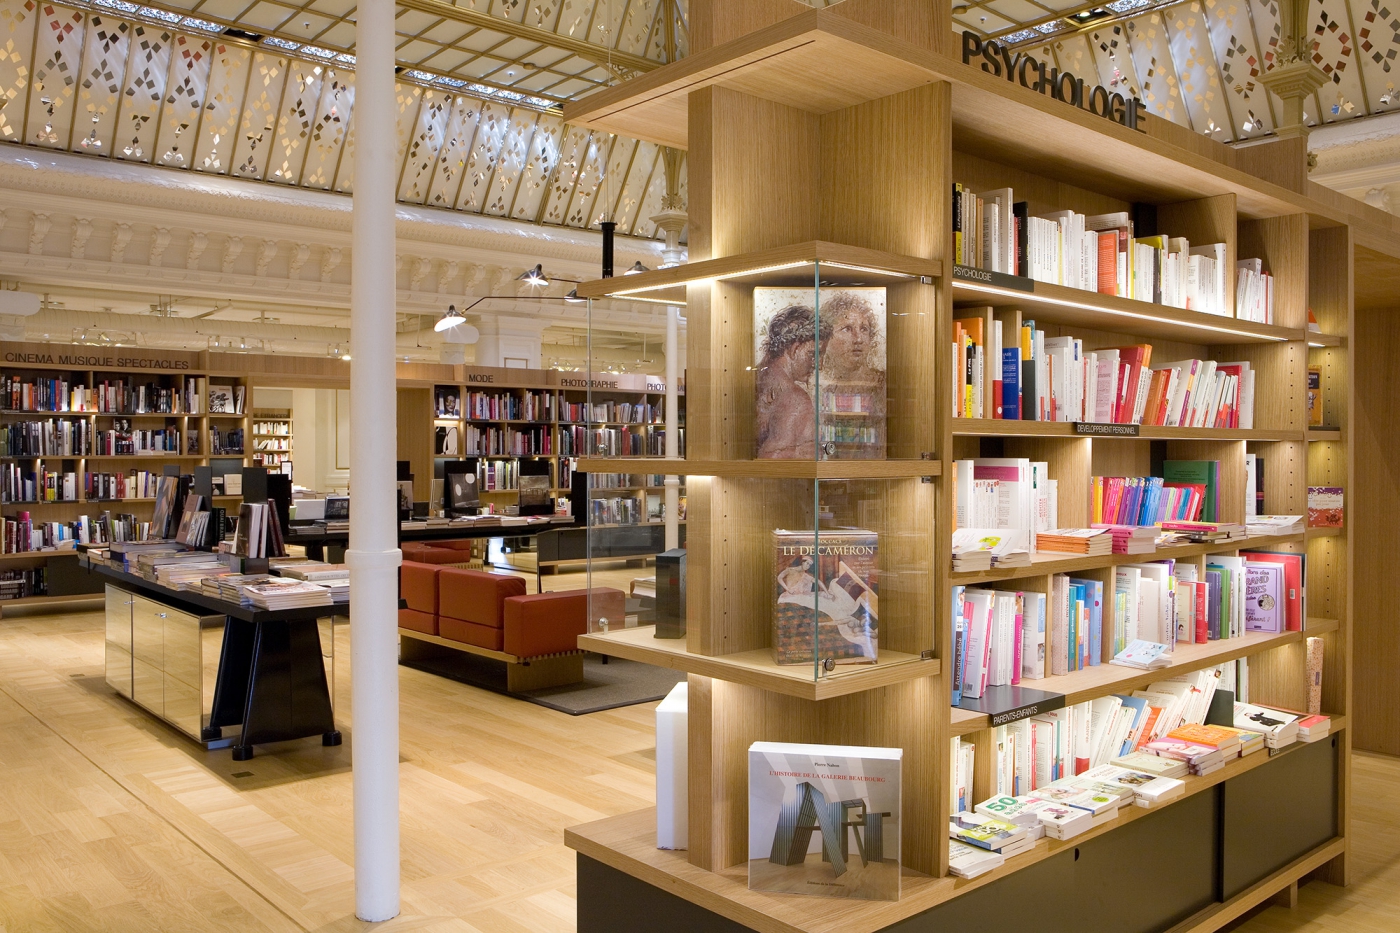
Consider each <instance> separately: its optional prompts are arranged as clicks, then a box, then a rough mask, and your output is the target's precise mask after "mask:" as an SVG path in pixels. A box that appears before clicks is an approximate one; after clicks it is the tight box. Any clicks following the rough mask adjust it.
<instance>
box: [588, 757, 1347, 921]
mask: <svg viewBox="0 0 1400 933" xmlns="http://www.w3.org/2000/svg"><path fill="white" fill-rule="evenodd" d="M1340 745H1341V740H1340V738H1339V737H1338V736H1329V737H1328V738H1326V739H1323V740H1321V741H1319V742H1314V743H1312V744H1309V745H1302V744H1297V745H1292V746H1290V747H1288V748H1286V749H1284V750H1283V751H1281V752H1279V753H1278V754H1277V755H1276V756H1275V758H1276V760H1274V761H1269V762H1266V763H1264V764H1263V765H1262V767H1258V768H1253V769H1251V770H1249V771H1246V772H1244V773H1243V774H1240V775H1239V776H1237V777H1234V778H1231V779H1229V780H1227V781H1222V782H1221V783H1219V784H1217V785H1215V786H1214V787H1212V788H1210V789H1208V790H1205V791H1202V792H1200V793H1197V794H1193V795H1191V796H1189V797H1187V798H1185V799H1183V800H1179V801H1176V802H1174V803H1170V804H1166V805H1164V806H1162V807H1161V808H1160V809H1158V810H1157V812H1155V813H1151V814H1149V815H1147V816H1144V817H1143V818H1141V819H1138V820H1134V821H1133V822H1131V823H1128V824H1127V825H1125V826H1122V827H1120V828H1117V829H1115V830H1114V831H1113V832H1109V833H1103V834H1101V835H1098V836H1094V837H1092V838H1090V839H1087V840H1086V841H1085V842H1083V843H1080V844H1077V845H1065V846H1064V848H1063V849H1061V851H1059V852H1058V853H1056V854H1055V855H1052V856H1050V857H1049V858H1046V859H1044V860H1042V861H1040V862H1037V863H1035V864H1034V865H1030V866H1028V867H1026V868H1023V869H1021V870H1020V871H1017V872H1015V873H1013V874H1011V875H1008V876H1006V877H1004V878H1001V879H998V880H996V881H992V882H989V883H987V884H984V885H982V886H980V887H977V888H975V889H974V890H971V891H968V892H966V893H963V894H960V895H958V896H957V897H954V898H952V899H951V900H948V901H945V902H944V903H942V904H939V905H938V906H937V907H934V908H932V909H930V910H926V911H924V912H922V913H918V914H915V915H913V916H911V917H907V918H905V919H904V920H901V921H899V922H897V923H895V924H892V925H890V926H887V927H883V928H881V929H882V933H947V931H949V930H977V931H978V933H1023V931H1025V930H1035V931H1036V933H1085V931H1086V930H1095V931H1097V930H1113V931H1115V933H1157V931H1165V930H1172V929H1176V928H1177V925H1178V924H1184V922H1185V921H1187V920H1189V919H1190V918H1192V917H1195V916H1197V915H1201V914H1203V913H1206V912H1208V911H1211V910H1212V909H1214V908H1216V907H1217V905H1219V904H1221V903H1222V902H1224V901H1228V900H1229V899H1230V898H1232V897H1234V896H1236V895H1238V894H1240V893H1241V892H1243V891H1245V890H1246V889H1247V888H1249V887H1250V886H1251V885H1254V884H1257V883H1259V882H1261V881H1263V880H1264V879H1266V878H1268V877H1270V876H1271V875H1273V874H1274V873H1275V872H1277V871H1279V870H1281V869H1283V868H1285V867H1286V866H1288V865H1290V864H1293V863H1295V862H1297V861H1299V860H1300V859H1304V858H1306V857H1308V856H1309V855H1310V854H1312V853H1315V852H1316V851H1317V850H1318V849H1319V848H1320V847H1322V846H1326V845H1328V844H1329V843H1331V842H1332V841H1333V840H1335V839H1337V838H1339V837H1338V836H1337V831H1338V828H1339V826H1338V821H1337V799H1338V797H1337V795H1338V763H1337V755H1338V751H1339V746H1340ZM1255 754H1257V755H1267V754H1269V752H1267V751H1261V752H1256V753H1255ZM780 896H781V895H780ZM790 896H797V895H790ZM844 903H849V902H847V901H841V900H833V902H832V906H833V907H838V906H839V905H841V904H844ZM1106 917H1107V918H1111V920H1110V921H1108V922H1106V921H1105V920H1104V918H1106ZM750 929H755V928H751V927H748V926H745V925H744V924H742V923H739V922H738V921H736V920H733V919H731V918H729V917H725V916H722V915H720V914H717V913H714V912H713V911H710V910H708V909H706V908H704V907H702V906H700V905H699V904H696V903H694V902H692V901H689V900H686V899H685V898H683V897H680V896H678V895H677V894H675V893H672V891H670V890H665V889H663V888H661V887H657V886H655V885H652V884H648V883H647V882H645V881H642V880H640V879H638V878H636V877H633V876H632V875H630V874H627V873H626V872H624V871H620V870H618V869H616V868H614V867H612V866H610V865H607V864H605V863H603V862H601V861H598V860H597V859H593V858H590V857H589V856H587V855H584V854H582V853H579V855H578V931H579V933H644V931H645V933H650V931H654V930H667V931H670V933H743V931H747V930H750ZM764 929H768V927H764Z"/></svg>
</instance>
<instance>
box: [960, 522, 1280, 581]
mask: <svg viewBox="0 0 1400 933" xmlns="http://www.w3.org/2000/svg"><path fill="white" fill-rule="evenodd" d="M1306 537H1307V535H1306V534H1301V535H1254V536H1253V537H1249V538H1244V539H1242V540H1236V541H1216V542H1212V543H1210V544H1181V545H1177V546H1175V547H1165V548H1158V549H1157V550H1156V551H1153V552H1152V553H1151V554H1104V555H1102V556H1100V557H1085V556H1081V555H1078V554H1062V553H1061V552H1057V551H1041V552H1040V554H1055V555H1057V556H1055V557H1045V558H1043V557H1039V555H1037V557H1035V558H1032V561H1031V565H1030V566H1029V567H1009V568H1006V569H1004V570H996V569H992V570H985V571H973V572H970V573H952V574H949V576H948V579H949V582H950V583H952V584H953V585H955V586H978V585H981V584H984V583H1003V582H1006V581H1007V580H1023V579H1025V578H1027V577H1039V576H1046V575H1049V574H1054V573H1080V572H1082V571H1085V570H1098V569H1102V568H1105V567H1114V566H1117V565H1118V564H1142V563H1150V562H1152V561H1156V560H1168V559H1176V560H1182V559H1184V558H1188V557H1200V556H1201V555H1202V554H1221V553H1225V552H1227V551H1240V550H1249V551H1256V550H1259V549H1261V548H1272V547H1278V546H1279V545H1281V544H1290V543H1295V542H1298V541H1302V540H1304V539H1305V538H1306Z"/></svg>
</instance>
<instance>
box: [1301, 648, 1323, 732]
mask: <svg viewBox="0 0 1400 933" xmlns="http://www.w3.org/2000/svg"><path fill="white" fill-rule="evenodd" d="M1306 641H1307V655H1306V657H1305V659H1304V662H1303V663H1304V666H1305V668H1306V671H1307V680H1308V700H1307V703H1306V706H1307V712H1308V713H1309V714H1313V715H1315V714H1317V713H1321V712H1322V659H1323V657H1324V655H1325V653H1326V647H1325V643H1324V642H1323V640H1322V639H1321V638H1317V637H1312V638H1308V639H1307V640H1306Z"/></svg>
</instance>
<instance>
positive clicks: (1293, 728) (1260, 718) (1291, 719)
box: [1234, 703, 1302, 748]
mask: <svg viewBox="0 0 1400 933" xmlns="http://www.w3.org/2000/svg"><path fill="white" fill-rule="evenodd" d="M1234 713H1235V722H1234V725H1235V728H1236V729H1244V730H1246V731H1248V732H1258V733H1260V734H1261V735H1263V736H1264V744H1265V745H1266V746H1267V747H1269V748H1284V747H1285V746H1288V745H1291V744H1293V743H1294V742H1295V741H1297V739H1298V720H1299V719H1300V718H1302V717H1300V716H1296V715H1293V714H1291V713H1285V712H1282V711H1280V710H1275V709H1271V708H1269V707H1265V706H1254V705H1253V704H1250V703H1236V704H1235V709H1234Z"/></svg>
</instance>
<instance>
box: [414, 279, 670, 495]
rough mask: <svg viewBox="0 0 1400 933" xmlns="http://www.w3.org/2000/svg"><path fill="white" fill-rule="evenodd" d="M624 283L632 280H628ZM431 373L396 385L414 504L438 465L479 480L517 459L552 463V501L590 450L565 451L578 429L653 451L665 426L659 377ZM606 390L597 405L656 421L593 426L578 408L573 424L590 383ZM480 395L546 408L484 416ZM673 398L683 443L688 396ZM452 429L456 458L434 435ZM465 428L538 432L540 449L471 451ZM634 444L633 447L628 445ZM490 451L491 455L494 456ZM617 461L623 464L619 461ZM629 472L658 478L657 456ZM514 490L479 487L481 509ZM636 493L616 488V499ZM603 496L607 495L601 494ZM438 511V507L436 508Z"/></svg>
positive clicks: (440, 369)
mask: <svg viewBox="0 0 1400 933" xmlns="http://www.w3.org/2000/svg"><path fill="white" fill-rule="evenodd" d="M629 278H633V277H630V276H629ZM424 369H427V370H429V371H426V372H421V373H417V374H415V375H416V376H418V377H420V378H409V379H405V378H402V375H401V378H400V380H399V389H398V453H399V459H400V460H407V461H409V463H410V464H411V465H412V471H413V481H414V489H413V493H414V498H415V499H417V500H419V501H423V500H427V499H428V498H429V497H430V495H431V492H432V481H433V480H434V479H435V478H436V479H441V478H442V476H443V465H444V463H445V462H448V461H460V460H475V461H477V463H478V476H484V470H485V469H486V466H487V465H488V464H497V463H504V464H508V465H509V466H510V467H511V468H516V467H518V465H519V463H520V461H522V460H543V461H546V462H547V463H548V464H549V470H550V476H551V482H550V494H551V495H552V496H554V497H556V498H565V497H567V496H568V495H569V493H570V489H571V484H570V481H569V480H570V476H571V475H572V472H573V470H574V469H575V461H576V460H577V459H578V458H579V457H581V456H586V455H587V454H588V451H584V450H576V449H574V447H573V446H571V445H570V441H571V437H570V438H566V436H565V435H566V434H571V432H573V431H574V429H579V430H581V431H583V432H585V434H590V432H592V431H594V430H604V431H611V432H614V433H615V434H616V435H617V436H619V437H621V436H623V435H625V436H627V437H628V438H629V440H628V443H629V444H630V443H636V444H639V445H641V446H642V447H643V449H644V450H645V449H651V448H652V447H655V446H658V445H659V443H660V440H661V438H662V437H663V433H662V432H664V430H665V425H664V424H663V423H661V420H662V418H661V414H660V413H661V411H662V409H663V407H664V400H665V390H666V387H665V383H664V381H663V380H662V379H661V378H659V377H657V376H648V375H642V374H625V373H624V374H613V373H595V374H594V375H593V376H592V377H591V379H590V378H589V377H587V376H586V375H585V374H582V373H574V372H565V371H557V370H535V369H501V368H493V367H480V366H434V367H424ZM590 381H592V382H602V383H605V385H604V387H603V388H601V389H599V390H597V393H598V397H597V398H596V399H595V401H596V402H598V403H600V404H602V403H607V402H610V403H612V404H614V405H618V404H627V405H632V406H650V407H651V410H652V411H653V413H654V414H653V417H651V418H649V419H646V420H639V419H637V418H633V419H632V420H629V421H622V420H616V419H611V418H598V419H592V418H590V417H588V413H586V412H584V411H583V409H582V408H577V409H576V410H575V414H577V416H578V417H570V416H569V412H568V411H567V409H566V406H569V405H573V406H582V405H584V404H586V403H588V402H589V400H590V390H589V389H588V384H589V383H590ZM470 393H478V394H481V395H485V396H491V397H497V398H510V399H512V400H514V401H516V402H521V401H523V400H524V399H525V398H526V397H527V396H533V397H534V398H536V399H539V400H542V401H543V400H546V399H547V400H548V403H549V405H550V406H551V407H549V408H548V409H542V410H541V412H540V414H539V417H535V418H513V417H482V416H479V415H478V414H476V413H474V412H473V411H472V410H470V409H469V408H468V404H467V402H466V397H467V395H468V394H470ZM449 397H450V398H451V399H453V400H454V402H455V404H456V405H457V406H458V407H457V409H456V410H455V411H453V410H449V407H448V405H447V404H446V403H445V400H446V399H448V398H449ZM678 397H679V399H680V407H681V432H682V434H681V438H682V440H681V444H682V448H683V447H684V437H685V434H684V432H685V414H684V413H685V389H684V386H681V387H679V389H678ZM439 428H443V429H451V430H455V431H456V432H457V436H458V443H457V447H456V451H455V452H454V453H444V452H442V450H441V448H440V446H439V442H438V438H437V433H438V429H439ZM469 429H477V430H480V431H488V430H490V431H499V432H502V433H504V432H507V431H518V432H520V433H525V434H529V433H530V432H537V436H538V437H539V439H540V441H541V442H542V443H541V446H539V447H538V448H532V452H530V453H524V454H518V453H511V452H502V449H501V448H499V447H490V446H488V447H472V446H470V445H469V443H468V438H467V433H468V431H469ZM631 438H635V439H636V440H631ZM493 451H494V452H493ZM619 462H621V461H619ZM625 462H626V464H627V467H626V468H625V469H622V468H619V469H617V470H616V471H614V472H617V473H639V474H648V473H660V472H662V470H660V469H658V468H653V465H654V464H657V463H660V462H661V458H660V457H659V456H647V455H642V456H630V457H627V458H625ZM518 491H519V490H518V489H517V488H516V486H515V485H514V484H513V483H512V484H511V485H509V486H506V487H498V488H494V489H488V488H486V486H485V485H484V483H483V484H482V485H481V486H480V489H479V495H480V497H481V499H482V501H483V503H495V504H496V505H498V506H502V507H504V506H508V505H513V504H514V502H513V501H512V500H513V499H514V498H515V497H516V496H517V494H518ZM631 491H635V490H632V489H624V488H618V489H617V494H618V495H623V494H625V493H628V492H631ZM599 492H600V494H601V493H603V492H605V490H599ZM436 507H438V506H437V505H435V506H434V508H436Z"/></svg>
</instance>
